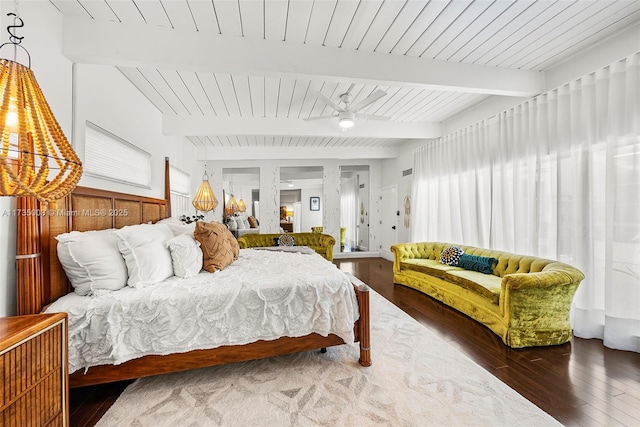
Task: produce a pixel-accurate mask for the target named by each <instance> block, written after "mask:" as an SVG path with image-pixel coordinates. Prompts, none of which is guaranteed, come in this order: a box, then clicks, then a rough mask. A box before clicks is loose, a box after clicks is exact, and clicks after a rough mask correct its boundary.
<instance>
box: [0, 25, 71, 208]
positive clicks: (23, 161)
mask: <svg viewBox="0 0 640 427" xmlns="http://www.w3.org/2000/svg"><path fill="white" fill-rule="evenodd" d="M7 16H13V17H14V25H10V26H8V27H7V31H8V32H9V35H10V37H9V40H10V41H9V42H8V43H4V44H2V45H0V49H2V48H3V47H4V46H12V47H13V49H14V60H13V61H12V60H9V59H2V58H0V93H2V100H1V101H0V124H1V125H2V126H3V127H2V140H1V142H0V196H33V197H35V198H37V199H38V200H40V201H41V202H43V203H47V202H55V201H56V200H58V199H60V198H62V197H64V196H66V195H67V194H69V193H70V192H71V191H72V190H73V189H74V188H75V187H76V185H77V183H78V181H79V180H80V177H81V175H82V162H81V161H80V159H79V157H78V155H77V154H76V153H75V151H74V150H73V148H72V147H71V144H69V141H68V140H67V138H66V136H65V135H64V133H63V132H62V129H61V128H60V125H59V124H58V122H57V121H56V118H55V117H54V115H53V113H52V112H51V109H50V108H49V104H48V103H47V100H46V99H45V97H44V95H43V93H42V90H41V89H40V86H38V82H37V81H36V78H35V76H34V74H33V72H32V71H31V57H30V55H29V52H28V51H27V50H26V49H25V48H24V47H22V46H20V43H21V42H22V39H23V37H18V36H16V35H15V34H13V32H12V30H13V29H14V28H20V27H22V26H23V22H22V19H21V18H20V17H19V16H17V15H16V14H14V13H9V14H7ZM18 48H20V49H22V50H24V51H25V52H26V53H27V56H28V59H29V62H28V64H29V65H28V66H24V65H22V64H20V63H18V62H16V61H15V56H16V54H17V50H18Z"/></svg>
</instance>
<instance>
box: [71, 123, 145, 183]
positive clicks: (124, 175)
mask: <svg viewBox="0 0 640 427" xmlns="http://www.w3.org/2000/svg"><path fill="white" fill-rule="evenodd" d="M86 124H87V125H86V127H85V148H84V150H85V151H84V163H83V165H84V171H85V173H86V174H87V175H90V176H95V177H98V178H102V179H108V180H111V181H116V182H122V183H125V184H130V185H135V186H138V187H145V188H151V154H149V153H147V152H146V151H143V150H141V149H139V148H138V147H136V146H135V145H133V144H130V143H128V142H127V141H125V140H124V139H122V138H119V137H117V136H116V135H114V134H112V133H110V132H108V131H106V130H104V129H102V128H101V127H99V126H96V125H94V124H93V123H91V122H87V123H86Z"/></svg>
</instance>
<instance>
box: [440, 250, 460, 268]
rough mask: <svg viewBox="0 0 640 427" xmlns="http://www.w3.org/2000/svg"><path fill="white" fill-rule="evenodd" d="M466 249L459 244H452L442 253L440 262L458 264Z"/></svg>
mask: <svg viewBox="0 0 640 427" xmlns="http://www.w3.org/2000/svg"><path fill="white" fill-rule="evenodd" d="M463 253H464V251H463V250H462V249H461V248H459V247H458V246H450V247H448V248H447V249H445V250H443V251H442V253H441V254H440V262H441V263H442V264H446V265H457V264H458V260H459V259H460V256H461V255H462V254H463Z"/></svg>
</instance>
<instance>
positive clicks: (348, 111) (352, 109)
mask: <svg viewBox="0 0 640 427" xmlns="http://www.w3.org/2000/svg"><path fill="white" fill-rule="evenodd" d="M354 86H355V85H354V84H352V85H351V86H349V89H347V91H346V92H345V93H343V94H342V95H340V101H338V103H335V102H333V101H332V100H331V99H329V98H327V97H326V96H325V95H323V94H322V93H321V92H317V95H318V98H319V99H320V100H321V101H322V102H324V103H325V104H327V105H328V106H329V107H331V108H333V109H334V110H335V112H334V114H331V115H329V116H318V117H308V118H306V119H304V120H321V119H328V118H332V117H337V118H338V120H339V121H338V124H339V125H340V127H341V128H342V130H346V129H348V128H350V127H353V125H354V124H355V120H356V119H364V120H378V121H383V122H384V121H387V120H389V119H390V117H385V116H376V115H373V114H362V113H359V112H358V111H360V110H362V109H363V108H365V107H366V106H368V105H371V104H373V103H374V102H376V101H377V100H378V99H380V98H382V97H383V96H385V95H386V94H387V92H385V91H383V90H382V89H378V90H376V91H374V92H373V93H371V94H370V95H369V96H367V97H366V98H365V99H363V100H362V101H360V102H357V103H356V104H354V105H351V101H352V100H353V97H352V96H351V90H352V89H353V87H354ZM340 103H342V104H344V106H343V107H341V106H340V105H339V104H340Z"/></svg>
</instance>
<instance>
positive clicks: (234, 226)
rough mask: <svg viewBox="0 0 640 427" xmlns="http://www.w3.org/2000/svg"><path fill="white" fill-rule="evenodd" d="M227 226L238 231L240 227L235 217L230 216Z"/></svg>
mask: <svg viewBox="0 0 640 427" xmlns="http://www.w3.org/2000/svg"><path fill="white" fill-rule="evenodd" d="M227 228H228V229H229V230H231V231H236V230H237V229H238V223H237V222H236V219H235V218H234V217H232V216H230V217H229V218H227Z"/></svg>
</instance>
